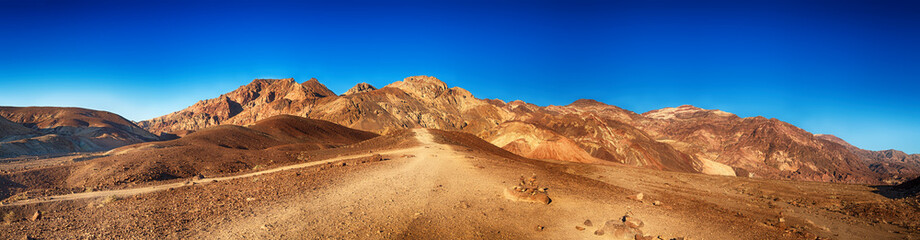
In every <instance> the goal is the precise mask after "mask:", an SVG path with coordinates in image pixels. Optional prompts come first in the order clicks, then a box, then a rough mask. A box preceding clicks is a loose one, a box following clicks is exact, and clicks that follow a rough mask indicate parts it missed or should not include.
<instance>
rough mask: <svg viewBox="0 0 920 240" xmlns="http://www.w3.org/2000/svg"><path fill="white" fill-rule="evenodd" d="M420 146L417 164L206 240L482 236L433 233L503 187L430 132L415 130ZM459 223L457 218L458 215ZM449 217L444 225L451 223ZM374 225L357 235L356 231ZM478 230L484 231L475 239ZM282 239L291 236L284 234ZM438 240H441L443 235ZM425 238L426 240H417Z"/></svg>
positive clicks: (269, 210) (283, 206)
mask: <svg viewBox="0 0 920 240" xmlns="http://www.w3.org/2000/svg"><path fill="white" fill-rule="evenodd" d="M415 133H416V138H417V139H418V141H419V142H420V143H421V144H422V147H420V148H417V149H415V150H414V152H413V154H414V155H415V157H411V158H408V159H405V160H399V161H401V162H399V163H396V164H391V165H389V166H383V167H382V168H381V169H375V171H373V172H370V173H368V174H366V175H360V176H358V177H353V178H348V179H346V180H345V181H343V182H342V183H341V184H338V185H337V186H335V187H333V188H331V189H329V190H328V191H325V192H317V193H315V194H307V195H305V196H303V197H302V198H301V199H297V200H294V201H290V202H287V203H280V204H277V205H273V206H269V207H266V208H265V210H264V211H259V212H261V214H258V215H256V216H253V217H251V218H248V219H239V220H237V221H235V222H233V223H231V224H226V225H224V226H222V228H221V229H216V230H215V231H214V232H213V233H208V234H205V235H206V236H202V237H211V238H216V239H233V238H285V237H290V236H311V237H313V238H325V237H332V238H342V237H344V238H368V237H370V238H392V237H397V236H398V237H411V236H409V235H407V234H410V233H412V234H419V235H426V234H428V235H427V236H426V237H424V238H430V237H433V236H432V235H431V234H434V235H438V234H449V235H447V236H441V237H448V238H451V237H453V238H456V237H459V236H475V235H476V234H479V235H482V234H483V232H482V231H483V230H481V229H477V227H476V226H475V225H460V224H455V225H456V229H454V231H452V232H451V233H430V232H429V233H426V232H425V231H426V230H427V231H431V230H429V229H428V228H427V227H425V226H426V225H427V224H431V221H443V220H450V218H452V216H451V215H457V214H451V213H449V212H450V211H452V210H454V209H455V208H461V209H462V208H469V207H470V204H471V203H472V202H475V201H480V200H483V198H489V197H494V196H493V195H495V193H496V192H499V191H498V190H499V189H501V188H502V185H501V184H500V182H497V181H496V180H492V179H490V178H489V177H487V176H484V175H482V174H479V173H477V172H476V171H474V170H473V169H474V168H475V167H474V166H473V165H471V164H470V163H469V162H466V161H463V159H466V158H465V156H461V155H459V154H458V152H457V151H454V150H453V149H452V148H451V147H449V146H446V145H441V144H437V143H435V142H434V140H433V139H432V136H431V134H430V133H428V131H426V130H424V129H416V130H415ZM454 217H455V216H454ZM445 218H446V219H445ZM356 224H357V225H360V226H368V227H366V228H357V229H356V228H355V225H356ZM477 231H479V232H478V233H477ZM278 233H284V234H288V235H287V236H286V235H280V234H278ZM439 236H440V235H439ZM419 237H422V236H419Z"/></svg>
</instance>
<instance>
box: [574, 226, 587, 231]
mask: <svg viewBox="0 0 920 240" xmlns="http://www.w3.org/2000/svg"><path fill="white" fill-rule="evenodd" d="M575 229H576V230H578V231H584V230H585V227H582V226H575Z"/></svg>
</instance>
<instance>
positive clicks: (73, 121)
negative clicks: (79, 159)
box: [0, 107, 159, 158]
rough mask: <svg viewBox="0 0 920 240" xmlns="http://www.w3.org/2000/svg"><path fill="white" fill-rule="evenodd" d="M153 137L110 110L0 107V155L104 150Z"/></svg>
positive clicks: (150, 139) (155, 138)
mask: <svg viewBox="0 0 920 240" xmlns="http://www.w3.org/2000/svg"><path fill="white" fill-rule="evenodd" d="M155 140H159V137H158V136H156V135H153V134H150V133H149V132H147V131H146V130H144V129H142V128H140V127H138V126H137V125H135V124H134V123H133V122H131V121H128V120H127V119H124V118H123V117H121V116H118V115H116V114H114V113H110V112H104V111H96V110H89V109H82V108H59V107H0V158H11V157H19V156H36V155H53V154H67V153H73V152H93V151H105V150H109V149H112V148H116V147H121V146H125V145H130V144H135V143H142V142H148V141H155Z"/></svg>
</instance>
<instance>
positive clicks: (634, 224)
mask: <svg viewBox="0 0 920 240" xmlns="http://www.w3.org/2000/svg"><path fill="white" fill-rule="evenodd" d="M623 224H626V226H627V227H631V228H641V227H642V226H645V223H644V222H642V220H639V219H638V218H634V217H631V216H629V215H626V216H623Z"/></svg>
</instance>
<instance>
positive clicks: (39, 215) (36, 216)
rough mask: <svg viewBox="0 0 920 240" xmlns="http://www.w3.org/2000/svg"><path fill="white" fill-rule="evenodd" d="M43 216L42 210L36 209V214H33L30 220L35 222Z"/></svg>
mask: <svg viewBox="0 0 920 240" xmlns="http://www.w3.org/2000/svg"><path fill="white" fill-rule="evenodd" d="M41 218H42V211H38V210H36V211H35V214H32V217H31V218H29V221H33V222H34V221H38V220H39V219H41Z"/></svg>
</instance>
